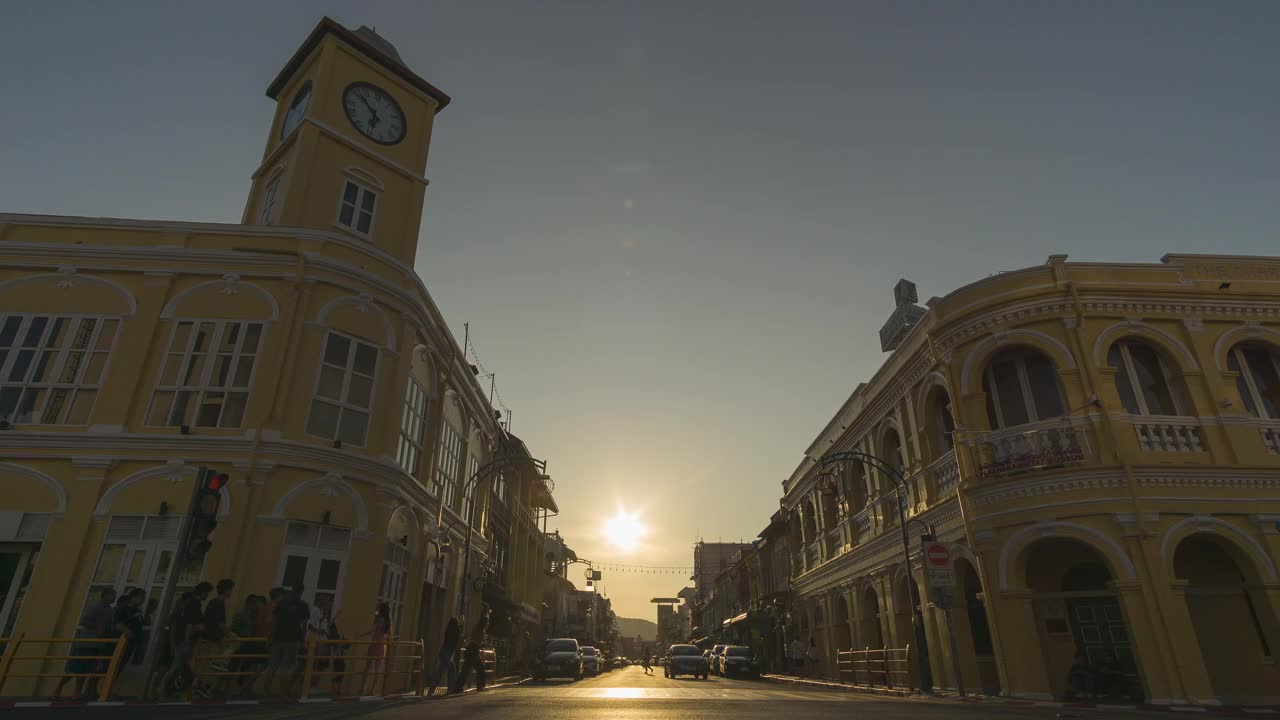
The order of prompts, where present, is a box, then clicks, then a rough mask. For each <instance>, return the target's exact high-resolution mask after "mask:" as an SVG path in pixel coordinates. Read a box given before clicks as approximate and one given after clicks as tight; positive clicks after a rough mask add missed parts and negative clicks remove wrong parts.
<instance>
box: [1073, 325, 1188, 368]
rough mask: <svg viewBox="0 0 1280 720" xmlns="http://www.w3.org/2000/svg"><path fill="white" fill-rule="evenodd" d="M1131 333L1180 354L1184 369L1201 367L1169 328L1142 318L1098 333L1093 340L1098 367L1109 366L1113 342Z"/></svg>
mask: <svg viewBox="0 0 1280 720" xmlns="http://www.w3.org/2000/svg"><path fill="white" fill-rule="evenodd" d="M1129 335H1136V336H1143V335H1145V336H1147V337H1148V338H1153V339H1155V340H1156V342H1157V343H1158V344H1159V345H1160V346H1161V347H1162V348H1163V349H1165V350H1171V351H1173V353H1174V354H1176V355H1177V356H1178V359H1179V360H1180V361H1181V363H1182V369H1184V370H1192V371H1194V370H1199V369H1200V365H1199V364H1198V363H1197V362H1196V357H1195V355H1194V354H1193V353H1192V352H1191V350H1190V349H1188V348H1187V346H1186V345H1185V344H1183V342H1182V341H1181V340H1179V339H1178V338H1176V337H1174V336H1173V335H1172V334H1170V333H1169V332H1168V331H1167V330H1163V329H1161V328H1158V327H1156V326H1155V325H1152V324H1151V323H1148V322H1143V321H1142V320H1121V321H1120V322H1117V323H1113V324H1111V325H1108V326H1107V327H1106V329H1104V330H1103V331H1102V332H1100V333H1098V336H1097V337H1096V338H1094V341H1093V358H1094V360H1095V361H1096V362H1097V363H1098V367H1107V358H1106V353H1107V351H1108V350H1110V349H1111V346H1112V344H1114V343H1115V342H1117V341H1119V340H1123V339H1124V338H1125V337H1126V336H1129Z"/></svg>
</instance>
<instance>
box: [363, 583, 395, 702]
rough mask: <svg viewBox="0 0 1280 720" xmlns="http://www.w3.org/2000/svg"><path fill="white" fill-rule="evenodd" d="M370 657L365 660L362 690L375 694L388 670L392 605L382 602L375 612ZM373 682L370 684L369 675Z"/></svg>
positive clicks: (364, 692) (371, 630)
mask: <svg viewBox="0 0 1280 720" xmlns="http://www.w3.org/2000/svg"><path fill="white" fill-rule="evenodd" d="M365 635H367V636H368V637H369V653H368V658H367V659H366V660H365V661H364V673H363V674H362V675H361V676H360V692H361V694H363V695H373V694H375V693H376V691H377V690H378V689H379V687H380V686H381V683H380V679H381V677H382V675H383V673H385V672H386V670H387V643H388V642H390V640H391V606H390V605H388V604H386V603H384V602H381V603H378V609H377V610H375V611H374V613H373V623H372V624H371V625H370V626H369V632H367V633H365ZM370 674H372V675H373V682H372V683H371V684H369V682H368V681H369V675H370Z"/></svg>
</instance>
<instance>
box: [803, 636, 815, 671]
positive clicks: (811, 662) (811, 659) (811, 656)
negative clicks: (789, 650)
mask: <svg viewBox="0 0 1280 720" xmlns="http://www.w3.org/2000/svg"><path fill="white" fill-rule="evenodd" d="M804 660H805V664H806V665H808V666H810V667H811V668H812V670H811V671H810V672H811V673H812V672H813V671H814V670H817V669H818V642H817V641H816V640H814V639H813V636H812V635H810V636H809V649H808V650H806V651H805V654H804Z"/></svg>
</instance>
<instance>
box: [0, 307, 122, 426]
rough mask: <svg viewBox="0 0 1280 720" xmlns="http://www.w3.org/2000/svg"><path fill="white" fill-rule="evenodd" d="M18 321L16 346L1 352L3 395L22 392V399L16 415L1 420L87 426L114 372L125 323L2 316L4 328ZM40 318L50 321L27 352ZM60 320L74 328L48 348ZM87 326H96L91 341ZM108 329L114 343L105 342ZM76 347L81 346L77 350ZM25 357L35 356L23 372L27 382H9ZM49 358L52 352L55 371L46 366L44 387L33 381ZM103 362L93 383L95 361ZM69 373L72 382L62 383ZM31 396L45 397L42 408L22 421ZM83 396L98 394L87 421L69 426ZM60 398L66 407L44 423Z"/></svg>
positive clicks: (102, 319) (107, 318) (72, 315)
mask: <svg viewBox="0 0 1280 720" xmlns="http://www.w3.org/2000/svg"><path fill="white" fill-rule="evenodd" d="M13 318H18V327H17V331H16V332H15V333H14V336H13V341H12V343H13V344H12V345H9V346H6V347H4V348H0V395H3V394H4V393H12V392H14V391H17V400H16V401H15V403H14V408H13V412H12V413H11V414H9V415H8V416H7V417H0V420H7V421H8V422H10V423H11V424H14V425H88V424H89V420H90V418H91V417H92V416H93V409H94V405H96V404H97V394H98V393H99V392H100V391H101V389H102V380H103V378H105V377H107V373H108V372H109V371H110V365H111V358H112V356H113V354H114V352H115V344H116V341H117V340H118V339H119V338H120V326H121V321H120V318H118V317H115V316H111V315H84V314H77V313H50V314H44V313H0V329H3V328H4V327H5V326H6V325H7V324H9V323H10V322H12V319H13ZM36 318H45V319H46V320H45V326H44V328H43V329H42V330H41V331H40V335H39V337H37V338H36V344H35V345H33V346H30V347H24V346H23V341H24V338H25V337H26V335H27V333H28V332H29V331H30V329H31V325H32V323H33V322H34V321H35V319H36ZM60 321H61V322H67V323H70V326H69V327H68V328H67V329H66V331H65V333H64V334H63V336H62V341H61V343H60V344H59V345H58V346H56V347H50V346H49V345H48V343H49V340H50V335H51V334H52V332H53V327H54V325H56V324H57V323H58V322H60ZM87 323H92V326H91V327H90V328H89V330H88V336H87V337H84V335H83V328H84V327H85V325H86V324H87ZM106 327H110V328H111V330H110V332H111V336H110V337H109V338H104V337H103V329H104V328H106ZM77 336H79V337H83V338H84V340H83V343H80V342H78V340H77ZM103 342H105V343H106V345H105V347H103V346H102V344H103ZM77 345H80V347H76V346H77ZM24 352H30V353H32V356H31V359H30V360H29V361H28V363H27V367H26V370H25V371H24V372H23V377H21V378H17V379H13V380H10V375H11V374H12V373H13V372H14V371H15V370H16V368H15V367H14V366H15V365H17V364H18V358H19V357H20V356H21V355H22V354H23V353H24ZM50 353H52V357H51V359H50V363H51V367H50V366H46V367H48V368H49V369H48V373H47V375H46V379H45V380H43V381H39V382H35V381H33V376H34V375H35V372H36V370H37V369H38V368H39V367H40V366H41V364H42V363H41V360H42V356H45V355H48V354H50ZM76 354H79V357H78V359H74V358H73V356H75V355H76ZM99 359H100V360H101V362H100V364H99V365H98V370H97V372H98V377H97V378H96V379H93V382H89V381H88V380H89V378H87V377H86V376H87V375H88V372H89V368H90V367H91V366H93V365H94V364H95V360H99ZM69 362H79V365H78V366H77V365H70V366H69V365H68V363H69ZM68 370H70V372H71V374H72V379H71V380H68V381H62V380H59V379H58V378H60V377H62V375H63V373H65V372H67V371H68ZM31 392H42V394H41V396H40V400H39V402H38V403H37V404H38V407H34V406H33V407H32V409H31V418H30V421H27V422H17V411H18V408H20V407H21V406H22V403H23V399H24V398H25V397H26V396H27V394H28V393H31ZM81 393H92V394H93V396H92V399H91V400H89V401H88V402H89V406H88V408H86V409H85V411H84V422H79V423H71V422H67V420H68V418H69V417H70V416H71V414H72V410H73V409H74V408H75V407H76V403H77V402H78V401H79V399H80V395H81ZM55 395H59V396H60V397H62V398H64V402H62V404H61V405H60V406H59V407H58V408H57V409H55V410H53V411H52V412H53V413H54V416H53V418H52V420H53V422H45V416H46V414H47V413H48V412H50V408H49V403H50V401H51V400H52V399H53V397H54V396H55Z"/></svg>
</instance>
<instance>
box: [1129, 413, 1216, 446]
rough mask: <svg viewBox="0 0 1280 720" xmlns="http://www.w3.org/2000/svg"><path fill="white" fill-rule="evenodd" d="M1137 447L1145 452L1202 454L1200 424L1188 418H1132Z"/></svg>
mask: <svg viewBox="0 0 1280 720" xmlns="http://www.w3.org/2000/svg"><path fill="white" fill-rule="evenodd" d="M1134 420H1135V422H1134V423H1133V429H1134V431H1135V432H1136V433H1137V434H1138V447H1140V448H1142V449H1143V451H1145V452H1204V441H1203V440H1202V439H1201V437H1200V423H1199V422H1198V421H1196V420H1193V419H1190V418H1166V417H1157V416H1151V415H1145V416H1138V417H1136V418H1134Z"/></svg>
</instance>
